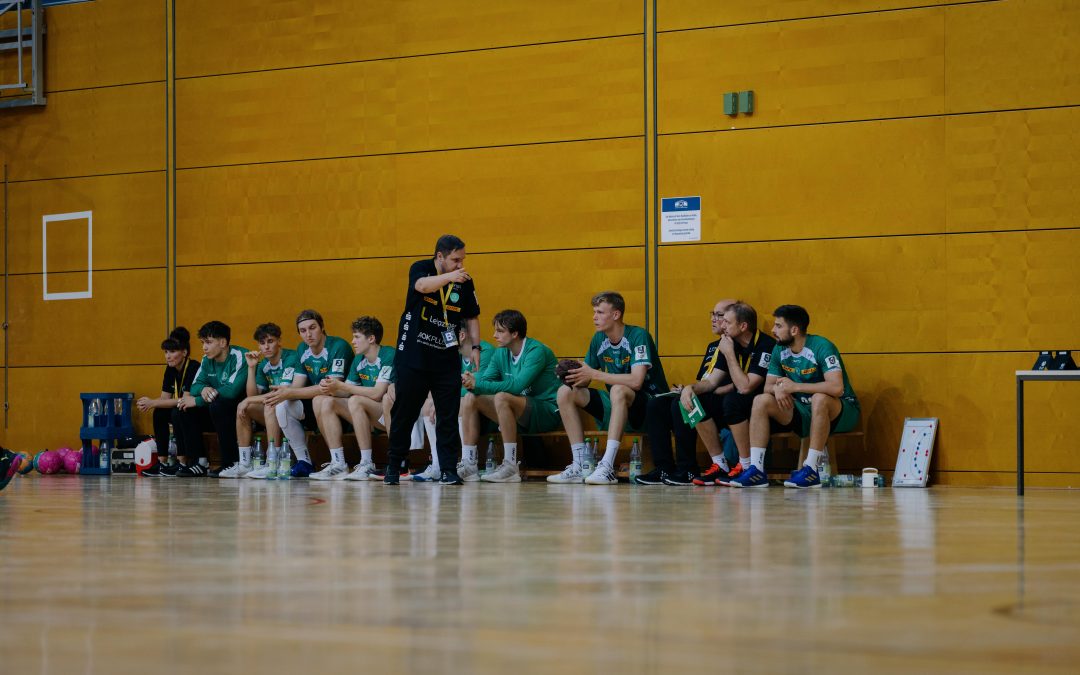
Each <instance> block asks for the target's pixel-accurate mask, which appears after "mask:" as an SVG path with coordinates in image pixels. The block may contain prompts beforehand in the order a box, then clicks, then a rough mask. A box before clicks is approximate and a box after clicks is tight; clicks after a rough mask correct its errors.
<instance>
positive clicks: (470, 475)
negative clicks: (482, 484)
mask: <svg viewBox="0 0 1080 675" xmlns="http://www.w3.org/2000/svg"><path fill="white" fill-rule="evenodd" d="M457 475H459V476H461V480H463V481H465V482H466V483H473V482H475V481H478V480H480V470H479V469H478V468H477V466H476V465H475V464H467V463H466V462H458V465H457Z"/></svg>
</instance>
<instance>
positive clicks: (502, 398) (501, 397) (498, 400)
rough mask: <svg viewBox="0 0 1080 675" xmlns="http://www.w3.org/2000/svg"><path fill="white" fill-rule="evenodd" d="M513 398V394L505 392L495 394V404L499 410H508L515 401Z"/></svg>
mask: <svg viewBox="0 0 1080 675" xmlns="http://www.w3.org/2000/svg"><path fill="white" fill-rule="evenodd" d="M513 398H514V395H513V394H511V393H509V392H505V391H500V392H499V393H497V394H495V396H494V401H493V402H494V404H495V407H496V408H497V409H502V408H508V407H509V406H510V401H511V400H513Z"/></svg>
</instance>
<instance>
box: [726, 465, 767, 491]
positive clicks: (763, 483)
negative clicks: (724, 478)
mask: <svg viewBox="0 0 1080 675" xmlns="http://www.w3.org/2000/svg"><path fill="white" fill-rule="evenodd" d="M728 486H729V487H733V488H767V487H769V477H768V476H766V475H765V472H764V471H762V470H761V469H759V468H757V467H756V466H754V465H753V464H751V465H750V468H749V469H747V470H745V471H743V472H742V473H741V474H739V477H738V478H735V479H732V480H731V481H729V482H728Z"/></svg>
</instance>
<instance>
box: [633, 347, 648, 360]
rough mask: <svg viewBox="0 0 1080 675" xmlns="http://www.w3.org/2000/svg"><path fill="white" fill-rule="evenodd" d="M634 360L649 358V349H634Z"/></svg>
mask: <svg viewBox="0 0 1080 675" xmlns="http://www.w3.org/2000/svg"><path fill="white" fill-rule="evenodd" d="M634 358H635V359H636V360H638V361H641V360H643V359H647V358H649V348H648V347H647V346H645V345H638V346H637V347H634Z"/></svg>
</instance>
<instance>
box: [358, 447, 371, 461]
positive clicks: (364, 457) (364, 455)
mask: <svg viewBox="0 0 1080 675" xmlns="http://www.w3.org/2000/svg"><path fill="white" fill-rule="evenodd" d="M370 461H371V450H361V451H360V463H361V464H367V463H368V462H370Z"/></svg>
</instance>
